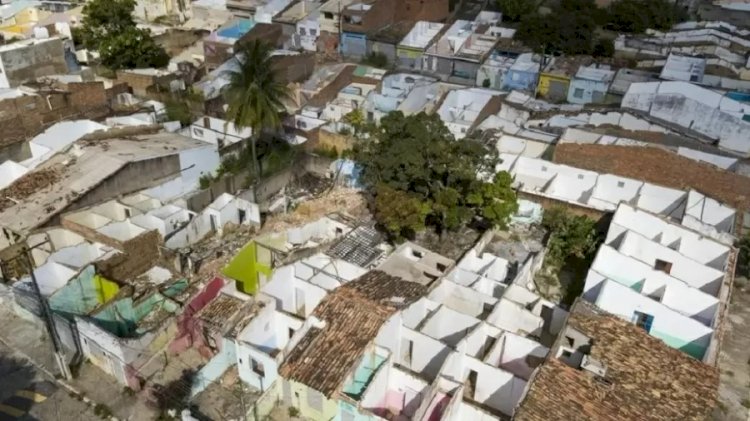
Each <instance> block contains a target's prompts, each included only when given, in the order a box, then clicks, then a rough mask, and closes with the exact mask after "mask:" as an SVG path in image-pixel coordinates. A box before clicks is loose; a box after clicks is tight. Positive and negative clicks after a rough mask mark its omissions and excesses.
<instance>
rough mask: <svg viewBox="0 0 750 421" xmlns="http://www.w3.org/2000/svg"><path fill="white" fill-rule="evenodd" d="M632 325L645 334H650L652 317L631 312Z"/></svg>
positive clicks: (638, 312)
mask: <svg viewBox="0 0 750 421" xmlns="http://www.w3.org/2000/svg"><path fill="white" fill-rule="evenodd" d="M633 323H635V325H636V326H638V327H640V328H641V329H643V330H645V331H646V332H651V325H652V324H653V323H654V316H652V315H650V314H646V313H641V312H640V311H634V312H633Z"/></svg>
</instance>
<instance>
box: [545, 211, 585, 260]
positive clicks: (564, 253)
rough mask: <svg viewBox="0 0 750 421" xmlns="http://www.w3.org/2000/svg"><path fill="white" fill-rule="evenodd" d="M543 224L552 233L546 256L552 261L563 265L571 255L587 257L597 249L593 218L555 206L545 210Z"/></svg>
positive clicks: (580, 257)
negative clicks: (574, 213)
mask: <svg viewBox="0 0 750 421" xmlns="http://www.w3.org/2000/svg"><path fill="white" fill-rule="evenodd" d="M542 226H544V228H546V229H547V230H549V233H550V234H549V241H548V244H547V256H546V258H547V259H549V260H550V262H551V263H557V264H560V265H562V264H563V262H564V261H565V260H566V259H568V258H569V257H577V258H579V259H586V258H588V257H590V256H591V255H592V254H593V253H594V252H595V251H596V245H597V235H596V221H594V220H593V219H591V218H588V217H585V216H581V215H573V214H571V213H569V212H568V211H567V210H565V208H562V207H553V208H550V209H548V210H546V211H545V212H544V217H543V218H542Z"/></svg>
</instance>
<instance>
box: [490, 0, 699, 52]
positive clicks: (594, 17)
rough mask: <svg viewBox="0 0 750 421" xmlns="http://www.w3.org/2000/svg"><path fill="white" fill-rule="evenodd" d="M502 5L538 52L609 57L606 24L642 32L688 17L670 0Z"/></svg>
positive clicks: (517, 0)
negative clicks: (604, 5) (542, 8)
mask: <svg viewBox="0 0 750 421" xmlns="http://www.w3.org/2000/svg"><path fill="white" fill-rule="evenodd" d="M498 6H499V8H500V10H501V11H503V13H504V16H507V17H508V18H509V19H511V20H513V21H517V22H519V24H518V31H517V32H516V35H515V38H516V39H518V40H520V41H522V42H523V43H525V44H526V45H528V46H529V47H531V48H533V49H534V50H535V51H537V52H544V53H547V54H569V55H576V54H586V55H596V56H604V57H609V56H611V55H612V54H613V53H614V45H613V43H612V40H611V39H608V38H606V37H603V36H602V35H601V32H602V31H601V30H600V29H602V28H604V29H612V30H615V31H618V32H635V33H641V32H644V31H645V30H646V29H649V28H653V29H667V28H669V27H671V26H672V25H674V24H675V23H677V22H679V21H681V20H683V19H685V18H686V13H685V11H684V10H683V9H682V8H680V7H679V6H677V5H675V4H673V3H670V2H669V1H668V0H616V1H615V2H613V3H612V4H611V5H610V6H609V7H608V8H606V9H603V8H600V7H598V6H597V5H596V3H595V2H594V0H560V1H559V2H557V3H554V4H552V5H551V6H548V7H549V9H550V11H549V13H548V14H542V13H540V11H539V10H540V9H539V2H538V0H498Z"/></svg>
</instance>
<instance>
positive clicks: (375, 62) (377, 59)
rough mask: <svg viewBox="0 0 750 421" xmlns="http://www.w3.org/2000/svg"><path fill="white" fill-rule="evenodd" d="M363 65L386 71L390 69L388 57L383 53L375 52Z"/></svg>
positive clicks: (363, 61)
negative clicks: (387, 68)
mask: <svg viewBox="0 0 750 421" xmlns="http://www.w3.org/2000/svg"><path fill="white" fill-rule="evenodd" d="M362 64H365V65H367V66H372V67H377V68H380V69H385V68H386V67H388V56H386V55H385V54H383V53H379V52H377V51H373V52H371V53H370V54H368V55H366V56H365V57H364V58H363V59H362Z"/></svg>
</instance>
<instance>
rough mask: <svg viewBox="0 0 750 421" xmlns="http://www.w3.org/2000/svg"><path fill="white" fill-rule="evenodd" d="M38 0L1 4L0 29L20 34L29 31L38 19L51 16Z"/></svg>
mask: <svg viewBox="0 0 750 421" xmlns="http://www.w3.org/2000/svg"><path fill="white" fill-rule="evenodd" d="M49 14H50V13H49V12H47V11H45V10H43V8H42V2H41V1H37V0H16V1H12V2H3V4H2V5H0V31H2V32H5V33H15V34H18V35H21V34H24V33H26V32H27V31H29V30H30V29H31V28H32V27H33V26H34V25H35V24H36V23H37V22H38V21H40V20H42V19H44V18H46V17H47V16H49Z"/></svg>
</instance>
